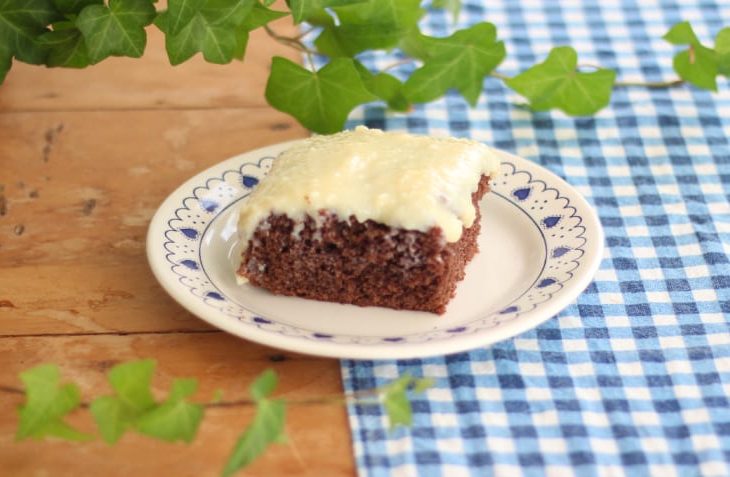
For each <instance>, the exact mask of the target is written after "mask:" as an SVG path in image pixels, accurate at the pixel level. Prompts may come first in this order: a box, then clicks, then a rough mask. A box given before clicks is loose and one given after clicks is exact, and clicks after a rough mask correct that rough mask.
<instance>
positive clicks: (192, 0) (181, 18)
mask: <svg viewBox="0 0 730 477" xmlns="http://www.w3.org/2000/svg"><path fill="white" fill-rule="evenodd" d="M205 3H206V1H205V0H169V1H168V2H167V12H166V14H167V31H166V33H167V34H169V35H177V34H178V33H180V31H181V30H182V29H183V27H184V26H185V25H187V24H188V23H190V22H191V21H192V19H193V17H195V15H196V14H197V13H198V11H200V7H201V6H203V5H205Z"/></svg>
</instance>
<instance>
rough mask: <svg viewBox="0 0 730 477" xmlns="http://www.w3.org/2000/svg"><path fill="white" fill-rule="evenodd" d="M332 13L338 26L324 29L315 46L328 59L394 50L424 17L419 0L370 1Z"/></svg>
mask: <svg viewBox="0 0 730 477" xmlns="http://www.w3.org/2000/svg"><path fill="white" fill-rule="evenodd" d="M333 10H334V11H335V12H336V13H337V17H338V18H339V20H340V24H339V25H334V24H332V25H329V26H326V27H325V28H324V30H323V31H322V33H321V34H320V35H319V37H317V39H316V40H315V42H314V44H315V45H316V46H317V49H318V50H319V51H320V52H321V53H323V54H325V55H329V56H354V55H355V54H357V53H359V52H361V51H365V50H374V49H387V48H392V47H395V46H397V45H398V42H399V41H401V39H402V38H404V37H405V36H406V35H407V33H408V32H409V31H411V30H413V29H415V28H416V24H417V23H418V20H419V19H420V18H421V17H422V16H423V14H424V13H425V11H424V10H423V9H421V8H420V0H371V1H369V2H366V3H360V4H355V5H349V6H344V7H336V8H334V9H333Z"/></svg>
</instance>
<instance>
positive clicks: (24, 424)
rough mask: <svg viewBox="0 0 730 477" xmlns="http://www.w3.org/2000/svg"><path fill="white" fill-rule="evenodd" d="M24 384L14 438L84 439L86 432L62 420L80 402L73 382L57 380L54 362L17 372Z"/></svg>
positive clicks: (59, 378) (56, 369)
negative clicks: (61, 382)
mask: <svg viewBox="0 0 730 477" xmlns="http://www.w3.org/2000/svg"><path fill="white" fill-rule="evenodd" d="M20 379H21V381H23V384H24V386H25V395H26V400H25V403H24V404H23V405H22V406H21V407H20V410H19V413H20V422H19V423H18V431H17V433H16V435H15V438H16V439H17V440H21V439H27V438H29V437H30V438H34V439H40V438H43V437H46V436H54V437H60V438H64V439H71V440H86V439H88V438H89V436H87V435H86V434H83V433H81V432H78V431H76V430H74V429H73V428H71V427H70V426H69V425H68V424H66V423H65V422H64V421H63V418H64V417H66V415H67V414H69V413H70V412H71V411H73V410H74V409H76V408H78V407H79V404H80V402H81V398H80V393H79V389H78V387H76V385H75V384H64V385H61V384H60V380H61V373H60V372H59V370H58V366H56V365H53V364H44V365H40V366H36V367H35V368H31V369H29V370H28V371H25V372H23V373H21V374H20Z"/></svg>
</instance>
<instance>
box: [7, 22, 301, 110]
mask: <svg viewBox="0 0 730 477" xmlns="http://www.w3.org/2000/svg"><path fill="white" fill-rule="evenodd" d="M273 25H274V27H275V28H277V30H278V31H281V32H282V33H286V32H289V33H293V30H292V28H291V25H290V21H289V20H287V19H282V20H279V21H277V22H274V23H273ZM147 32H148V40H147V43H148V44H147V49H146V51H145V54H144V57H143V58H141V59H133V58H110V59H108V60H105V61H103V62H102V63H99V64H98V65H95V66H93V67H91V68H86V69H83V70H75V69H65V68H54V69H50V70H49V69H46V68H45V67H42V66H32V65H26V64H23V63H19V62H15V63H14V64H13V67H12V69H11V70H10V73H9V74H8V77H7V80H6V82H5V83H4V84H3V86H2V88H0V110H4V111H109V110H130V109H217V108H236V109H242V108H243V109H246V108H252V107H253V108H264V107H267V104H266V100H265V99H264V94H263V93H264V87H265V85H266V79H267V77H268V75H269V67H270V63H271V57H272V55H279V56H284V57H287V58H290V59H292V60H294V61H298V55H297V53H296V52H295V51H294V50H292V49H290V48H287V47H285V46H282V45H280V44H278V43H275V42H273V41H272V40H271V39H270V38H269V37H268V36H267V35H266V34H265V33H264V32H263V31H261V30H257V31H254V32H253V33H252V34H251V38H250V39H249V45H248V49H247V52H246V57H245V58H244V62H243V63H241V62H239V61H234V62H233V63H230V64H228V65H213V64H210V63H206V62H205V61H204V60H203V59H202V58H200V55H198V56H196V57H195V58H192V59H191V60H190V61H188V62H186V63H183V64H182V65H178V66H174V67H173V66H170V63H169V62H168V60H167V56H166V53H165V41H164V35H163V34H162V33H161V32H160V31H159V30H158V29H157V28H154V27H150V28H148V29H147Z"/></svg>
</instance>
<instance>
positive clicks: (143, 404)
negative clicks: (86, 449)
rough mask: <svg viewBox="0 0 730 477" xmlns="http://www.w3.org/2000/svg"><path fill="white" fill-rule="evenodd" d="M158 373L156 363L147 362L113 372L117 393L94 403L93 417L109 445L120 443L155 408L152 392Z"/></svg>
mask: <svg viewBox="0 0 730 477" xmlns="http://www.w3.org/2000/svg"><path fill="white" fill-rule="evenodd" d="M154 371H155V362H154V361H152V360H149V359H146V360H142V361H132V362H129V363H123V364H119V365H117V366H114V367H113V368H112V369H111V371H110V372H109V382H110V383H111V386H112V388H113V389H114V391H115V392H116V394H115V395H114V396H103V397H99V398H97V399H95V400H94V402H92V403H91V414H92V415H93V416H94V420H95V421H96V425H97V426H98V427H99V432H100V433H101V436H102V437H103V438H104V440H105V441H106V442H108V443H109V444H113V443H115V442H116V441H118V440H119V438H120V437H122V435H123V434H124V432H126V430H127V429H129V428H131V427H133V426H134V424H135V420H136V419H137V417H138V416H140V415H142V414H143V413H145V412H146V411H148V410H150V409H152V408H153V407H154V406H155V399H154V397H153V396H152V391H151V389H150V386H151V384H152V374H153V373H154Z"/></svg>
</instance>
